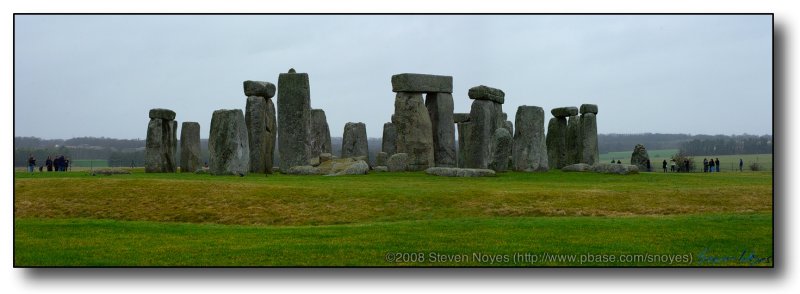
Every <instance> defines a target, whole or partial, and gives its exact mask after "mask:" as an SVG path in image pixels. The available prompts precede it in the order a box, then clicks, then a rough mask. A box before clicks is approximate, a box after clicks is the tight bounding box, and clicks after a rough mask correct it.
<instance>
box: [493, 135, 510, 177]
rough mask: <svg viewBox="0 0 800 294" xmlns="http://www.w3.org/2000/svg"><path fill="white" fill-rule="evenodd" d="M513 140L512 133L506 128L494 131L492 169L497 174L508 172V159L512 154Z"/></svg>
mask: <svg viewBox="0 0 800 294" xmlns="http://www.w3.org/2000/svg"><path fill="white" fill-rule="evenodd" d="M512 144H513V143H512V138H511V133H509V132H508V130H507V129H505V128H498V129H496V130H495V131H494V135H493V136H492V146H493V147H492V149H494V150H492V151H493V153H494V154H493V160H492V164H491V169H493V170H494V171H496V172H504V171H507V170H508V157H509V156H511V153H512V147H513V146H512Z"/></svg>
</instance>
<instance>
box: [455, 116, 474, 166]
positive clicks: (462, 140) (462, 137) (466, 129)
mask: <svg viewBox="0 0 800 294" xmlns="http://www.w3.org/2000/svg"><path fill="white" fill-rule="evenodd" d="M457 125H458V167H460V168H466V167H467V155H468V154H470V150H469V149H470V147H469V142H470V138H471V136H472V123H471V122H469V121H464V122H459V123H458V124H457Z"/></svg>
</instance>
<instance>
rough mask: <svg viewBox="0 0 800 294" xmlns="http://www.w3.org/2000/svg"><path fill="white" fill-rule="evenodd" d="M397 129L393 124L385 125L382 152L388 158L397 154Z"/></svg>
mask: <svg viewBox="0 0 800 294" xmlns="http://www.w3.org/2000/svg"><path fill="white" fill-rule="evenodd" d="M396 139H397V129H395V127H394V124H393V123H390V122H388V123H385V124H383V137H382V138H381V151H383V152H386V155H387V156H392V154H395V153H397V140H396Z"/></svg>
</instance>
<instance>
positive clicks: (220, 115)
mask: <svg viewBox="0 0 800 294" xmlns="http://www.w3.org/2000/svg"><path fill="white" fill-rule="evenodd" d="M208 152H209V155H210V160H209V161H210V162H209V173H211V174H212V175H246V174H247V172H248V170H249V169H250V145H249V143H248V139H247V127H246V123H245V120H244V114H243V113H242V110H241V109H230V110H228V109H220V110H216V111H214V114H213V115H212V116H211V131H210V134H209V135H208Z"/></svg>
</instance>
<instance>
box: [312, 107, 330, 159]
mask: <svg viewBox="0 0 800 294" xmlns="http://www.w3.org/2000/svg"><path fill="white" fill-rule="evenodd" d="M310 140H311V158H316V157H319V155H320V154H322V153H331V150H332V147H331V130H330V128H329V127H328V118H327V117H326V116H325V111H324V110H322V109H312V110H311V138H310Z"/></svg>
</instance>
